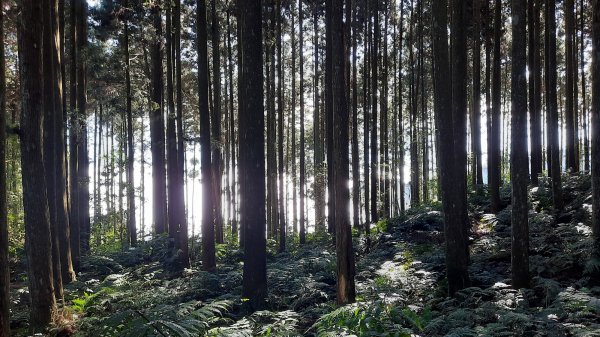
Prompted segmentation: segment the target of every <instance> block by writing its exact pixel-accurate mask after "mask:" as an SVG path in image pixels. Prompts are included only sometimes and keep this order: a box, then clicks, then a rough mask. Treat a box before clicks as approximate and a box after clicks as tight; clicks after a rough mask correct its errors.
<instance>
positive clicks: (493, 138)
mask: <svg viewBox="0 0 600 337" xmlns="http://www.w3.org/2000/svg"><path fill="white" fill-rule="evenodd" d="M495 3H496V6H495V8H494V58H493V65H492V68H493V70H492V107H491V108H492V111H491V113H492V116H491V130H490V143H489V144H490V146H489V149H488V155H489V156H490V160H489V167H488V169H489V187H490V199H491V208H492V212H493V213H497V212H499V211H500V183H501V181H500V179H501V178H500V176H501V172H502V167H501V160H500V142H501V140H500V114H501V104H502V102H501V86H502V84H501V77H500V75H501V74H500V73H501V69H500V68H501V63H500V62H501V60H500V43H501V40H502V2H501V1H500V0H495Z"/></svg>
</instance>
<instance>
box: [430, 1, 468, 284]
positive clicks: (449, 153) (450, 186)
mask: <svg viewBox="0 0 600 337" xmlns="http://www.w3.org/2000/svg"><path fill="white" fill-rule="evenodd" d="M453 5H457V4H456V3H453ZM447 10H448V6H447V2H446V0H436V1H434V2H433V7H432V16H433V20H432V31H433V33H432V35H433V37H432V39H433V55H434V56H433V57H434V60H433V65H434V71H433V75H434V82H435V83H436V85H435V87H434V90H435V91H436V93H435V95H434V102H435V111H436V123H437V128H438V130H439V136H438V137H439V138H438V144H439V149H440V161H439V164H440V176H441V177H440V178H441V179H440V180H441V187H442V206H443V210H444V235H445V238H446V241H445V242H446V273H447V278H448V291H449V293H450V294H454V293H455V292H456V291H458V290H460V289H462V288H465V287H467V286H468V284H469V275H468V270H467V264H468V260H469V255H468V249H467V248H468V246H467V244H468V238H467V237H466V236H465V224H464V223H463V222H462V218H461V217H460V214H459V213H460V211H459V210H458V207H460V206H461V203H460V196H459V193H458V190H457V189H456V179H457V177H459V176H461V174H460V173H459V172H456V171H457V170H458V166H457V165H456V164H455V160H456V157H457V148H456V143H455V142H453V141H452V139H454V130H453V129H454V125H455V123H454V121H453V119H454V118H453V113H452V85H453V83H454V81H452V82H450V81H448V78H450V76H451V71H450V55H448V23H447V20H448V19H447V18H448V11H447ZM453 18H454V19H455V20H458V19H459V18H457V17H456V16H454V17H453ZM453 31H454V30H453Z"/></svg>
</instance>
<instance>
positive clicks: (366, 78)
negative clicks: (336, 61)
mask: <svg viewBox="0 0 600 337" xmlns="http://www.w3.org/2000/svg"><path fill="white" fill-rule="evenodd" d="M365 12H366V13H369V2H368V1H367V3H366V9H365ZM367 16H368V15H367ZM370 22H371V20H365V24H364V36H365V55H364V61H363V76H362V77H363V137H364V138H363V181H364V190H365V192H364V195H365V204H364V210H365V234H367V235H368V234H369V229H370V226H369V224H370V223H371V219H370V210H371V205H370V198H371V193H370V183H371V182H370V180H369V179H370V176H371V175H370V173H369V170H370V158H369V154H370V152H369V148H370V146H369V131H370V130H371V129H370V123H369V121H370V114H369V109H370V104H369V91H370V80H371V77H370V73H371V71H370V63H369V62H370V56H371V53H370V51H369V48H370V40H371V25H370Z"/></svg>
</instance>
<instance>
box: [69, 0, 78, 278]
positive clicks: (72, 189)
mask: <svg viewBox="0 0 600 337" xmlns="http://www.w3.org/2000/svg"><path fill="white" fill-rule="evenodd" d="M77 1H78V0H71V3H70V7H71V13H70V26H71V32H70V35H71V36H70V37H71V53H70V54H71V65H70V71H69V82H70V83H69V84H70V88H69V93H70V97H69V99H70V109H71V114H70V122H71V123H70V125H71V129H70V130H69V201H70V212H69V224H70V232H71V237H70V239H71V254H72V256H71V257H72V259H73V269H74V270H75V271H76V272H77V271H79V261H80V258H81V223H80V221H79V181H78V179H79V173H78V171H79V168H78V162H79V155H80V154H79V152H78V150H79V148H78V146H77V143H79V141H80V131H79V129H80V125H79V120H78V118H77V55H78V50H77V44H78V42H77V40H78V39H79V37H78V34H77V29H76V25H77V10H76V8H75V7H76V3H77Z"/></svg>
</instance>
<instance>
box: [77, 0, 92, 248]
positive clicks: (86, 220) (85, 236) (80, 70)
mask: <svg viewBox="0 0 600 337" xmlns="http://www.w3.org/2000/svg"><path fill="white" fill-rule="evenodd" d="M78 4H79V6H78V8H79V10H78V18H77V37H78V38H77V113H78V115H79V122H80V127H81V128H80V130H79V131H80V135H79V142H78V143H77V146H78V157H77V159H78V160H79V162H78V164H77V165H78V174H79V176H78V183H79V188H78V196H79V201H78V207H79V224H80V230H81V250H82V253H86V254H87V253H89V251H90V183H89V166H90V160H89V155H88V132H87V121H86V120H87V76H86V72H87V61H86V56H85V55H86V50H87V45H88V42H87V2H86V1H84V0H79V2H78Z"/></svg>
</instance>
